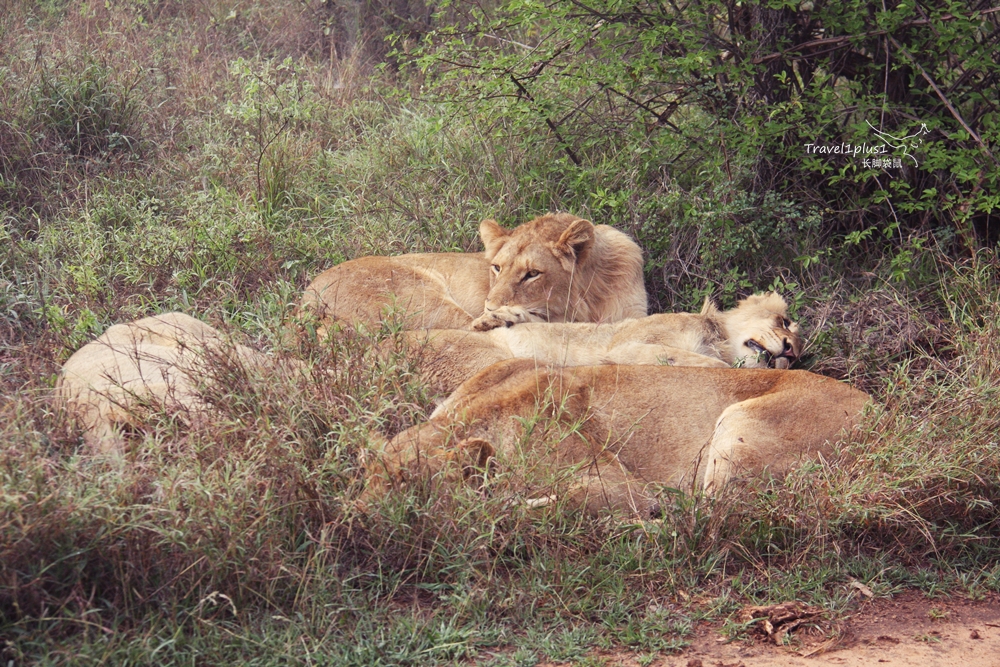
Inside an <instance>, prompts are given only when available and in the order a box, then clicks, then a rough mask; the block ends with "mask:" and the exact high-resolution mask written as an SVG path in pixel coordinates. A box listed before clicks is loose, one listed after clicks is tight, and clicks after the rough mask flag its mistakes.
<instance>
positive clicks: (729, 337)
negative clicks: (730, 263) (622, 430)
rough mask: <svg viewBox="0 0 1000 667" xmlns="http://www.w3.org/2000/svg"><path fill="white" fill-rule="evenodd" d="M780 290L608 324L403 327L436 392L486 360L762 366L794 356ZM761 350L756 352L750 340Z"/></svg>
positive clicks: (798, 344) (794, 336)
mask: <svg viewBox="0 0 1000 667" xmlns="http://www.w3.org/2000/svg"><path fill="white" fill-rule="evenodd" d="M787 316H788V306H787V304H786V303H785V300H784V299H783V298H782V297H781V296H780V295H778V294H775V293H766V294H756V295H753V296H751V297H749V298H747V299H744V300H742V301H740V302H739V304H738V306H737V307H736V308H734V309H732V310H727V311H721V310H719V309H718V308H716V307H715V305H714V304H712V303H711V302H710V301H707V300H706V302H705V306H704V308H702V311H701V312H700V313H667V314H660V315H650V316H648V317H642V318H638V319H630V320H624V321H621V322H614V323H607V324H593V323H553V324H537V323H531V322H528V323H525V324H519V325H517V326H515V327H503V328H496V329H492V330H490V331H483V332H478V331H461V330H450V329H444V330H431V331H412V332H407V334H406V337H407V342H408V344H409V347H410V349H411V351H414V352H417V353H419V354H420V355H421V362H420V364H419V366H420V369H421V372H422V373H423V375H424V378H425V380H426V381H427V382H428V383H430V384H431V386H432V387H433V388H434V389H435V390H436V391H437V392H439V393H443V394H450V393H451V392H452V391H454V390H455V389H456V388H458V385H460V384H461V383H462V382H464V381H465V380H467V379H469V378H470V377H472V376H473V375H474V374H476V373H477V372H479V371H481V370H483V369H484V368H486V367H487V366H489V365H490V364H493V363H496V362H498V361H503V360H506V359H533V360H535V361H536V362H538V363H539V364H545V365H555V366H589V365H597V364H653V365H657V364H663V365H672V366H705V367H717V368H725V367H728V366H732V365H734V364H737V365H739V366H741V367H744V368H766V367H767V366H768V365H769V363H770V364H773V363H774V360H784V361H785V362H786V363H785V367H787V363H788V362H791V361H794V360H795V359H797V358H798V356H799V354H800V353H801V350H802V341H801V339H800V338H799V335H798V325H796V324H795V323H792V322H789V321H788V319H787ZM751 342H752V343H755V344H756V347H757V348H759V349H761V350H765V351H766V352H759V351H758V350H757V349H754V348H751V347H749V346H748V343H751Z"/></svg>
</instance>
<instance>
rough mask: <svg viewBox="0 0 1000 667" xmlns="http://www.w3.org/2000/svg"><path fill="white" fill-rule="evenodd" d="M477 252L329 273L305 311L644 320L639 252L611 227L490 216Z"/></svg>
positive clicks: (441, 324)
mask: <svg viewBox="0 0 1000 667" xmlns="http://www.w3.org/2000/svg"><path fill="white" fill-rule="evenodd" d="M479 233H480V236H481V237H482V240H483V244H484V246H485V248H486V250H485V252H481V253H422V254H409V255H399V256H396V257H378V256H376V257H362V258H359V259H354V260H351V261H348V262H344V263H342V264H338V265H337V266H334V267H333V268H330V269H327V270H326V271H324V272H323V273H321V274H320V275H319V276H317V277H316V278H315V279H314V280H313V281H312V282H311V283H310V284H309V286H308V287H307V288H306V291H305V294H304V295H303V297H302V300H301V303H300V310H301V311H305V312H311V313H314V314H315V315H316V316H317V317H318V319H319V321H320V323H321V324H322V325H324V326H325V325H328V324H330V323H332V322H334V321H338V320H339V321H342V322H346V323H348V324H353V323H356V322H363V323H365V324H367V325H377V324H378V323H379V322H381V321H382V320H384V319H385V315H386V311H387V310H388V309H396V310H398V311H401V312H402V313H403V314H404V317H405V319H404V322H403V326H404V328H405V329H466V328H470V327H471V328H475V329H477V330H481V331H482V330H488V329H492V328H495V327H499V326H510V325H512V324H517V323H519V322H615V321H618V320H622V319H626V318H629V317H643V316H645V315H646V288H645V286H644V284H643V274H642V251H641V250H640V249H639V246H638V245H636V243H635V241H633V240H632V239H631V238H629V237H628V236H626V235H625V234H623V233H622V232H620V231H618V230H616V229H614V228H613V227H609V226H607V225H594V224H593V223H591V222H590V221H588V220H584V219H582V218H579V217H577V216H575V215H570V214H568V213H548V214H545V215H542V216H539V217H537V218H535V219H534V220H531V221H529V222H526V223H524V224H523V225H521V226H520V227H517V228H516V229H512V230H506V229H503V228H502V227H500V225H498V224H497V223H496V221H494V220H484V221H483V222H482V223H481V224H480V226H479Z"/></svg>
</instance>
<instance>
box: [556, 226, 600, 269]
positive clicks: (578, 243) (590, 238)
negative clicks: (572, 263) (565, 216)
mask: <svg viewBox="0 0 1000 667" xmlns="http://www.w3.org/2000/svg"><path fill="white" fill-rule="evenodd" d="M593 245H594V223H592V222H591V221H590V220H582V219H580V220H574V221H573V222H572V223H571V224H570V226H569V227H567V228H566V229H565V231H563V233H562V235H561V236H560V237H559V240H558V241H556V249H557V250H559V251H560V252H562V253H564V254H567V255H572V256H573V257H576V258H577V260H580V259H583V257H584V256H585V255H586V254H587V253H588V252H590V249H591V248H592V247H593Z"/></svg>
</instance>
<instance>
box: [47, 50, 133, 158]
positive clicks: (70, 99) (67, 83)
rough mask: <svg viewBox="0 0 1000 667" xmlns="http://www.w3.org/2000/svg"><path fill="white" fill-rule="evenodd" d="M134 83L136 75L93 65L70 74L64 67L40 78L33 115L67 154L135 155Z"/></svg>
mask: <svg viewBox="0 0 1000 667" xmlns="http://www.w3.org/2000/svg"><path fill="white" fill-rule="evenodd" d="M140 80H141V75H140V74H139V73H136V72H132V73H129V74H125V75H123V76H122V75H116V74H115V73H114V72H112V71H111V70H110V69H109V68H108V67H107V66H105V65H103V64H101V63H98V62H88V63H86V64H85V65H84V66H83V67H82V69H77V68H75V67H74V68H73V69H72V70H71V71H70V68H69V67H66V68H65V69H64V70H63V71H58V72H55V73H50V74H48V75H47V76H45V77H44V78H43V79H42V87H41V90H40V91H39V96H38V100H37V102H36V105H37V106H36V113H37V114H38V115H39V116H40V117H41V118H42V119H44V123H45V126H46V128H47V129H48V130H49V131H51V132H53V133H54V134H55V135H56V136H57V137H58V138H59V140H60V141H61V142H62V144H63V146H64V150H66V151H67V152H69V153H70V154H71V155H74V156H77V157H106V156H108V155H110V154H113V153H121V152H137V151H139V149H140V143H139V135H140V132H141V129H142V127H141V121H142V105H141V102H140V99H139V94H138V91H137V86H138V83H139V81H140Z"/></svg>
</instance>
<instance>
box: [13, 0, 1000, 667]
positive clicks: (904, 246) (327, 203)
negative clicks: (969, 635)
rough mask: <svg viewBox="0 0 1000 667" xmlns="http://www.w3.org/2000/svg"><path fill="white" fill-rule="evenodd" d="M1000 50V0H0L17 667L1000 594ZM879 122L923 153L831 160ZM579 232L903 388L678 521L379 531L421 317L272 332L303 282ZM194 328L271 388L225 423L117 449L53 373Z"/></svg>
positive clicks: (436, 523) (362, 658)
mask: <svg viewBox="0 0 1000 667" xmlns="http://www.w3.org/2000/svg"><path fill="white" fill-rule="evenodd" d="M998 40H1000V8H997V7H994V6H992V3H990V2H986V1H984V0H970V1H968V2H950V1H948V0H885V1H881V0H880V1H877V2H871V1H867V0H848V1H847V2H836V3H834V2H826V1H824V0H805V1H803V2H784V1H779V0H769V1H755V0H751V1H744V2H736V1H735V0H728V1H725V2H705V1H699V0H683V1H682V0H664V1H663V2H660V1H658V0H635V1H622V0H597V1H589V0H588V1H578V0H552V1H551V2H548V3H543V2H540V1H538V0H485V1H477V0H441V1H439V2H429V3H428V2H424V1H423V0H297V1H293V0H261V1H259V2H246V1H240V0H199V1H198V2H181V1H180V0H159V1H156V0H128V1H120V2H118V1H109V2H97V1H96V0H93V1H85V2H77V3H68V2H62V1H60V0H40V1H37V2H32V1H28V0H0V220H2V226H0V341H2V347H0V660H2V661H3V662H4V663H5V664H14V665H21V664H29V663H30V664H150V663H157V664H174V663H176V664H220V663H223V662H239V663H246V664H283V665H285V664H309V665H311V664H336V665H354V664H357V665H409V664H413V665H417V664H419V665H425V664H438V663H445V664H450V663H455V662H462V661H466V660H468V659H473V658H474V659H475V660H477V661H480V662H489V663H491V664H496V665H533V664H536V663H537V662H539V661H541V660H553V661H565V662H571V663H576V664H581V665H584V664H592V665H596V664H600V663H601V657H600V655H599V653H595V652H594V649H595V648H602V647H604V648H607V647H624V648H627V649H629V650H631V651H634V652H635V653H636V654H637V655H638V656H640V662H641V663H642V664H648V663H650V662H652V661H653V660H654V659H655V657H656V656H657V655H658V654H661V653H663V652H668V651H671V650H675V649H677V648H678V647H681V646H683V645H684V642H685V638H686V637H688V636H689V635H690V633H691V631H692V626H693V624H695V623H696V622H698V621H699V620H702V619H715V620H720V619H727V618H732V617H733V616H732V614H733V612H734V611H735V610H736V609H738V608H739V607H740V606H741V605H743V604H746V603H763V602H769V601H782V600H786V599H802V600H806V601H808V602H811V603H813V604H818V605H821V606H823V607H824V608H826V609H827V610H829V612H830V615H831V618H836V617H837V616H838V615H840V614H843V613H845V612H847V611H849V610H850V609H851V608H852V605H854V604H855V600H854V597H853V596H855V595H857V594H858V589H857V587H852V586H851V585H850V584H851V583H852V582H861V583H863V584H864V585H865V586H867V587H868V588H869V589H870V590H871V591H872V592H873V594H874V595H876V596H888V595H892V594H893V593H894V592H896V591H899V590H901V589H903V588H917V589H919V590H922V591H924V592H925V593H927V594H928V595H942V594H965V595H970V596H973V597H980V596H983V595H986V594H989V593H990V592H996V591H998V590H1000V566H998V565H997V563H998V562H1000V558H998V557H1000V514H998V511H997V505H996V503H997V502H998V501H1000V447H998V442H997V440H998V435H997V434H998V432H1000V392H998V388H1000V366H998V364H1000V361H998V356H1000V355H998V353H1000V335H998V334H1000V293H998V279H997V269H998V268H1000V263H998V260H997V258H996V255H995V252H996V244H997V241H998V236H1000V234H998V231H1000V227H998V225H1000V220H998V217H997V216H998V208H1000V203H998V197H1000V194H998V193H1000V188H998V183H997V180H998V173H1000V171H998V155H1000V152H998V145H1000V136H998V131H1000V116H998V106H997V105H998V104H1000V86H998V78H1000V55H998V54H1000V48H997V42H998ZM876 128H877V129H878V130H879V131H883V132H886V133H888V134H889V135H892V136H894V137H909V136H911V135H918V136H915V137H913V138H912V144H911V143H908V144H907V146H910V145H912V146H913V149H912V150H910V151H908V154H909V155H912V159H910V158H908V157H907V156H906V155H904V154H903V153H902V152H898V153H896V155H897V156H900V157H902V158H903V159H902V160H901V165H900V166H899V167H890V168H883V167H872V166H866V165H865V163H864V161H863V160H862V159H861V158H860V157H854V156H851V157H848V156H844V155H823V154H808V153H807V152H806V149H805V145H806V144H807V143H813V144H817V145H820V144H822V145H839V144H843V143H845V142H846V143H850V144H852V145H854V144H863V143H868V144H872V143H875V141H876V135H875V129H876ZM908 141H909V140H908ZM551 209H561V210H569V211H572V212H574V213H577V214H579V215H583V216H587V217H589V218H590V219H592V220H594V221H595V222H598V223H605V224H612V225H615V226H617V227H619V228H620V229H623V230H625V231H627V232H629V233H630V234H632V235H634V236H635V237H636V238H637V239H638V241H639V242H640V244H641V245H642V246H643V248H644V249H645V250H646V253H647V255H646V257H647V264H646V275H647V286H648V288H649V291H650V294H651V297H652V304H653V307H654V310H669V309H683V310H687V309H693V308H697V307H698V306H699V305H700V303H701V301H702V299H703V298H704V297H705V296H707V295H711V296H713V297H715V298H717V299H719V300H721V301H722V302H723V304H724V305H732V304H733V303H734V301H735V299H736V298H738V297H739V296H741V295H745V294H747V293H749V292H752V291H756V290H762V289H777V290H779V291H781V292H782V293H783V294H785V295H786V296H787V297H788V298H789V300H790V302H791V303H792V306H793V313H794V315H795V316H796V317H797V319H799V320H800V321H801V322H803V324H804V325H805V326H806V330H807V334H808V335H809V337H810V340H811V348H810V351H811V353H812V356H811V357H810V358H809V359H807V360H806V362H805V364H806V367H808V368H810V369H812V370H814V371H817V372H821V373H825V374H828V375H832V376H834V377H837V378H841V379H845V380H848V381H851V382H853V383H854V384H856V385H857V386H859V387H862V388H864V389H866V390H867V391H869V392H871V393H872V394H873V395H874V396H875V397H876V399H877V400H878V403H879V406H878V407H877V408H875V409H874V410H872V411H871V413H870V414H869V415H867V416H866V419H865V423H864V427H863V428H862V429H861V430H860V431H859V432H858V433H857V434H855V435H854V436H852V438H851V439H850V440H849V441H848V442H846V443H844V445H843V447H842V452H841V456H840V458H839V459H838V460H837V461H836V462H835V463H831V462H820V463H817V464H814V465H811V466H808V467H806V468H803V469H802V470H800V471H798V472H796V473H795V474H793V475H791V476H789V477H788V478H787V479H785V480H778V481H753V482H747V483H746V484H745V485H744V486H742V487H740V488H734V489H733V490H732V493H730V494H728V495H727V496H725V497H722V498H717V499H714V500H708V499H705V498H701V497H698V496H697V494H687V493H684V492H683V491H681V490H669V489H665V490H664V499H665V501H664V505H665V507H667V512H666V517H665V519H664V521H663V522H662V523H661V524H651V525H644V526H634V525H628V524H622V523H621V522H620V521H615V520H612V519H610V518H609V519H607V520H600V521H592V520H587V519H584V518H582V517H579V516H576V515H574V514H572V513H569V512H561V511H559V508H554V509H553V511H547V512H539V511H528V510H527V509H525V508H524V507H523V506H522V505H520V504H518V503H517V502H511V498H510V497H509V496H505V495H504V494H503V493H501V492H499V491H500V489H498V492H497V493H494V494H492V495H490V496H488V497H479V496H478V495H476V494H474V493H472V492H471V491H470V492H469V493H466V494H462V493H459V494H458V495H457V496H447V497H444V496H441V495H440V494H437V493H436V492H435V491H434V489H413V490H410V491H407V492H405V493H403V492H401V493H399V494H394V495H393V497H391V498H389V499H387V500H386V502H385V504H384V505H383V506H380V507H378V508H376V510H375V511H373V512H370V513H368V514H360V513H359V512H357V511H356V510H355V508H354V503H353V500H354V498H355V497H356V496H357V493H358V492H359V490H360V488H361V482H360V469H361V464H362V461H363V459H364V453H365V451H366V447H367V446H368V443H369V442H371V441H372V439H373V437H375V436H374V435H373V434H376V433H382V434H387V435H391V434H393V433H395V432H397V431H398V430H400V429H402V428H405V427H406V426H408V425H410V424H413V423H415V422H416V421H418V420H420V419H421V417H422V416H423V415H425V414H426V413H427V410H428V408H429V406H430V405H431V402H432V400H433V397H432V396H429V395H428V393H427V390H426V388H425V387H423V386H421V385H420V383H419V382H418V381H417V380H416V379H415V376H414V374H413V368H412V366H411V362H409V361H407V358H406V356H405V354H403V351H402V350H401V351H400V353H399V354H396V355H390V357H389V358H384V357H377V356H375V355H373V354H372V344H373V343H374V342H380V341H384V340H386V339H388V340H392V339H393V336H394V330H393V325H392V323H391V322H389V323H387V324H386V325H385V326H384V327H383V329H382V330H380V331H372V332H353V333H349V332H341V333H339V334H337V335H336V336H335V337H334V338H333V339H332V340H330V341H325V342H317V341H307V342H306V343H304V344H303V346H302V348H301V349H297V350H287V349H284V348H282V346H281V345H280V343H279V341H280V337H281V326H282V322H283V320H284V319H285V318H286V317H287V315H288V314H289V311H290V307H291V306H292V304H294V303H295V301H296V300H297V296H298V294H299V292H300V291H301V289H302V288H303V286H304V285H305V283H306V281H307V279H308V278H309V277H310V276H313V275H315V274H316V273H318V272H319V271H321V270H323V269H325V268H327V267H328V266H330V265H332V264H334V263H336V262H340V261H343V260H345V259H349V258H352V257H356V256H359V255H365V254H375V253H377V254H393V253H401V252H409V251H443V250H475V249H477V239H476V228H477V225H478V222H479V220H480V219H482V218H484V217H496V218H498V219H500V220H501V221H503V222H505V223H506V224H509V225H513V224H516V223H518V222H521V221H524V220H526V219H528V218H530V217H533V216H534V215H536V214H538V213H540V212H543V211H546V210H551ZM168 310H183V311H185V312H188V313H190V314H192V315H195V316H197V317H199V318H202V319H204V320H206V321H208V322H210V323H211V324H213V325H215V326H218V327H220V328H222V329H224V330H225V331H227V332H229V333H230V334H231V335H233V336H234V338H235V339H236V340H238V341H240V342H242V343H245V344H249V345H251V346H254V347H256V348H258V349H262V350H266V351H269V352H271V353H272V356H273V358H274V360H275V361H274V368H273V369H272V370H271V372H270V374H269V375H268V377H267V378H260V377H253V375H252V373H250V372H249V371H247V370H246V369H243V368H240V367H238V366H236V365H233V364H232V363H229V362H228V361H227V360H226V359H224V358H220V359H217V360H215V361H214V363H213V365H212V368H211V370H210V372H211V374H212V375H213V376H214V377H215V378H216V379H218V380H221V382H217V383H215V385H214V386H216V387H221V389H217V390H216V391H215V393H214V394H210V395H209V396H208V398H209V399H210V402H211V403H212V405H213V410H214V412H215V418H213V419H212V420H209V423H201V422H200V423H197V424H194V425H187V424H186V423H185V420H184V419H183V415H177V414H171V413H170V412H168V411H164V410H162V409H157V408H156V406H150V409H149V410H148V411H147V412H146V413H145V414H144V415H143V418H144V420H145V423H146V424H147V425H148V428H146V429H144V430H142V431H141V432H138V433H136V434H135V437H134V439H133V447H132V448H131V450H130V452H129V454H128V456H127V460H126V461H124V462H119V463H115V462H109V461H107V460H95V459H93V458H92V457H89V456H87V453H86V451H85V450H84V448H83V447H82V443H81V439H80V434H79V430H78V428H77V427H76V425H75V424H73V423H72V422H71V420H69V419H68V418H67V416H66V415H65V414H64V413H63V412H61V411H60V409H59V408H58V406H56V405H55V404H54V403H53V401H52V398H51V390H52V386H53V384H54V378H55V374H56V372H57V370H58V368H59V365H60V364H61V363H62V362H63V361H64V360H65V359H66V358H67V357H68V356H69V355H70V354H71V353H72V352H73V351H74V350H76V349H77V348H78V347H79V346H80V345H82V344H83V343H85V342H86V341H88V340H91V339H92V338H93V337H94V336H96V335H97V334H99V333H100V332H101V331H103V330H104V329H105V328H106V327H108V326H109V325H111V324H113V323H116V322H121V321H125V320H131V319H135V318H138V317H140V316H144V315H148V314H153V313H158V312H164V311H168ZM289 356H295V357H302V356H304V357H305V358H306V359H308V360H309V362H310V363H311V364H313V365H315V366H318V367H321V368H324V369H326V370H327V371H328V373H327V374H326V376H325V377H331V378H332V379H331V380H330V381H328V382H325V383H323V384H318V383H316V382H313V381H311V380H309V378H308V377H305V376H303V375H302V374H301V373H299V372H297V371H296V370H295V368H296V367H295V366H294V365H292V364H285V363H283V360H284V359H286V358H288V357H289ZM311 377H317V375H316V374H314V375H312V376H311ZM206 391H210V390H207V389H206ZM516 473H517V471H512V472H511V474H516ZM746 630H747V629H746V628H745V627H743V626H740V625H739V624H738V623H736V622H735V621H733V622H730V624H729V625H728V626H727V631H728V632H729V633H730V635H731V636H733V637H740V636H742V635H743V634H744V633H745V632H746Z"/></svg>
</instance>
